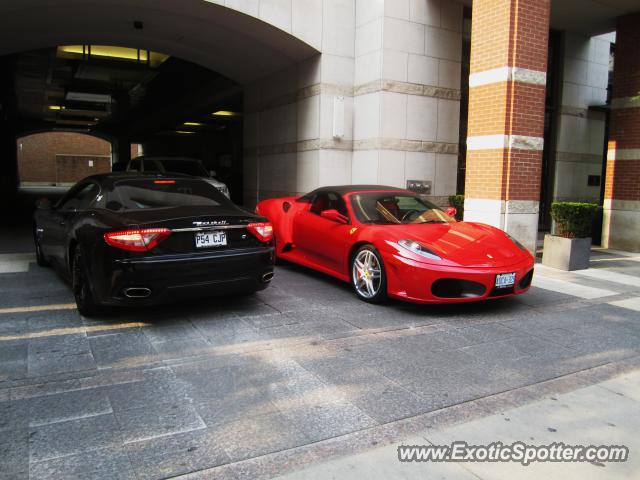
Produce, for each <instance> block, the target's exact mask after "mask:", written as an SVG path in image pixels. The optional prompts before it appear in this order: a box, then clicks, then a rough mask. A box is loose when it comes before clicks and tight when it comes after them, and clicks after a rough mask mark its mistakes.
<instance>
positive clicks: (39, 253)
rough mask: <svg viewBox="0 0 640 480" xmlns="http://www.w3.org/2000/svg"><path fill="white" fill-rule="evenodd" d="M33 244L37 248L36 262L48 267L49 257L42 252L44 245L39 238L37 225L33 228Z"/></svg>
mask: <svg viewBox="0 0 640 480" xmlns="http://www.w3.org/2000/svg"><path fill="white" fill-rule="evenodd" d="M33 244H34V246H35V249H36V262H37V263H38V266H40V267H48V266H49V262H47V259H46V258H45V257H44V255H43V253H42V246H41V245H40V240H39V239H38V234H37V227H36V228H34V229H33Z"/></svg>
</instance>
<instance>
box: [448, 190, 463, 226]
mask: <svg viewBox="0 0 640 480" xmlns="http://www.w3.org/2000/svg"><path fill="white" fill-rule="evenodd" d="M449 205H451V206H452V207H455V209H456V211H457V213H456V220H462V218H463V217H464V195H451V196H450V197H449Z"/></svg>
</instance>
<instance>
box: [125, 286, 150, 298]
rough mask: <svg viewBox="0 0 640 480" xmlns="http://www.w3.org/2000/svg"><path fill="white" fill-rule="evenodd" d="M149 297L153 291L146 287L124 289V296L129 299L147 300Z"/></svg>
mask: <svg viewBox="0 0 640 480" xmlns="http://www.w3.org/2000/svg"><path fill="white" fill-rule="evenodd" d="M149 295H151V290H149V289H148V288H145V287H134V288H125V289H124V296H125V297H127V298H147V297H148V296H149Z"/></svg>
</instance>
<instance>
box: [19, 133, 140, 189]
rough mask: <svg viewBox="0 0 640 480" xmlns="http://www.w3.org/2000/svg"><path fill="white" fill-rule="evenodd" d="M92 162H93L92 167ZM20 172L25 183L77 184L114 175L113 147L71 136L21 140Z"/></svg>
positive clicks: (65, 134) (38, 136)
mask: <svg viewBox="0 0 640 480" xmlns="http://www.w3.org/2000/svg"><path fill="white" fill-rule="evenodd" d="M132 151H133V148H132ZM135 151H136V152H137V148H136V150H135ZM89 160H94V162H93V167H89ZM74 162H75V163H77V164H75V165H74ZM18 171H19V173H20V181H21V182H22V183H27V184H28V183H45V184H55V183H74V182H76V181H78V180H80V179H81V178H84V177H86V176H87V175H93V174H97V173H103V172H109V171H111V144H110V143H109V142H107V141H105V140H102V139H100V138H97V137H92V136H90V135H83V134H81V133H70V132H46V133H38V134H34V135H29V136H26V137H22V138H20V139H18Z"/></svg>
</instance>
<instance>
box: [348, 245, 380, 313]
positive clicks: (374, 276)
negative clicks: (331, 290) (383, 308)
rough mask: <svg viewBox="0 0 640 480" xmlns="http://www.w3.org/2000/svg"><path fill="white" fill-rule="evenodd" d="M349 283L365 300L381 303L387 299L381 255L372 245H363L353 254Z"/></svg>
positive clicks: (359, 296)
mask: <svg viewBox="0 0 640 480" xmlns="http://www.w3.org/2000/svg"><path fill="white" fill-rule="evenodd" d="M351 285H352V286H353V290H354V291H355V292H356V295H357V296H358V298H360V299H361V300H364V301H365V302H369V303H382V302H384V301H385V300H386V299H387V275H386V273H385V269H384V264H383V263H382V257H381V256H380V253H378V250H376V248H375V247H374V246H373V245H363V246H362V247H360V248H359V249H358V250H357V251H356V253H355V254H354V255H353V258H352V259H351Z"/></svg>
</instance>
